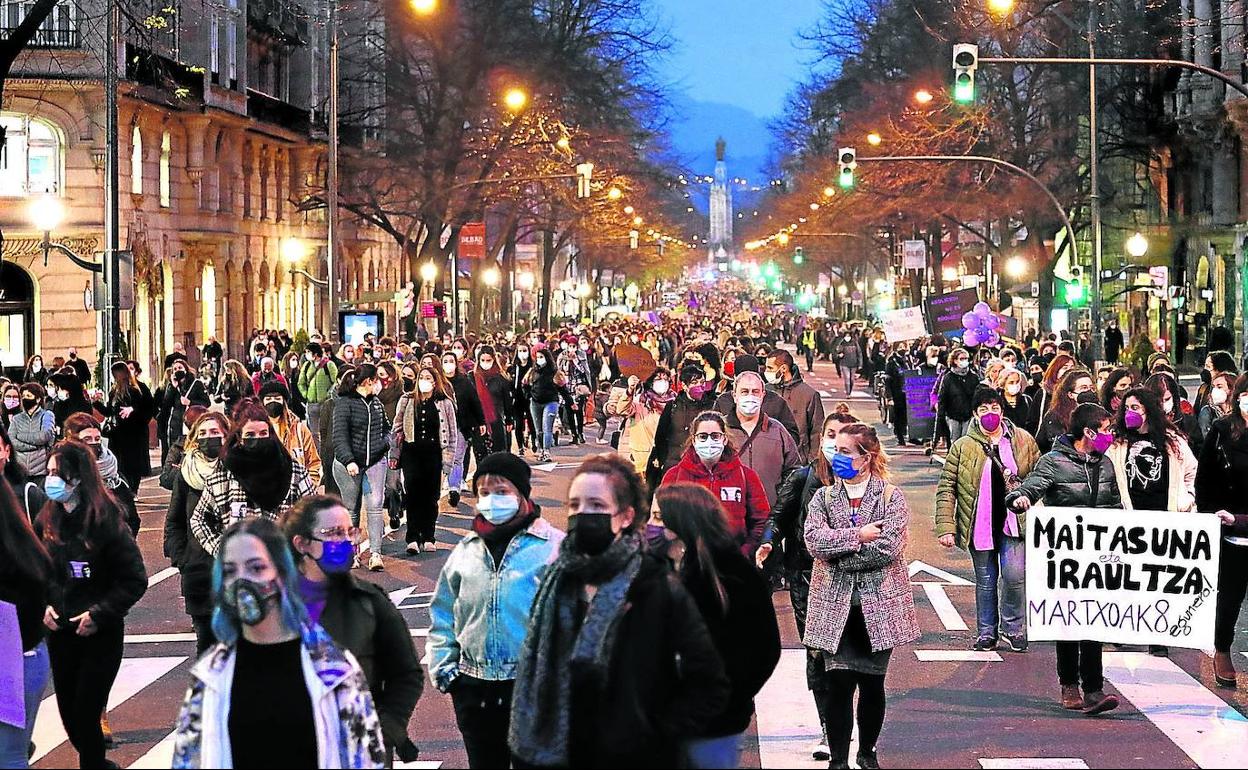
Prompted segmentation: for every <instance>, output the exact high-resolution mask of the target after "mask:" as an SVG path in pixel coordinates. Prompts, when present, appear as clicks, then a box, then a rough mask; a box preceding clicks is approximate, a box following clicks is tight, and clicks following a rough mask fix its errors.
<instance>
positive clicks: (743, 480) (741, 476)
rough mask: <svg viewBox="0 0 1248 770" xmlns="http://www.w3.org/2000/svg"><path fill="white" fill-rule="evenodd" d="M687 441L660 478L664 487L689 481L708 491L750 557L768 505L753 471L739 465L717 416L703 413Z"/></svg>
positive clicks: (722, 419)
mask: <svg viewBox="0 0 1248 770" xmlns="http://www.w3.org/2000/svg"><path fill="white" fill-rule="evenodd" d="M689 433H690V440H689V443H688V444H687V445H686V447H685V453H684V454H683V455H682V456H681V458H680V462H679V463H677V464H676V465H675V466H674V467H673V468H672V469H671V470H669V471H668V472H667V473H665V474H664V475H663V483H662V484H661V485H660V486H667V485H668V484H673V483H675V482H677V481H688V482H692V483H694V484H698V485H700V486H703V487H706V488H707V489H709V490H711V492H712V493H713V494H714V495H715V497H716V498H717V499H718V500H719V501H720V502H721V503H722V504H723V506H724V511H725V512H726V513H727V514H728V528H729V530H730V531H731V532H732V536H733V537H734V538H736V540H737V544H738V545H739V546H740V547H741V552H742V553H744V554H745V555H746V556H750V557H753V555H754V551H755V550H756V549H757V548H758V546H759V543H761V542H762V538H763V530H764V529H765V528H766V527H767V518H768V517H769V516H770V515H771V504H770V503H769V502H768V500H767V490H766V489H765V488H764V487H763V482H762V480H761V479H759V477H758V474H757V473H755V472H754V470H753V469H752V468H749V467H747V466H746V465H745V464H744V463H742V462H741V457H740V456H739V455H738V454H737V450H736V447H734V446H733V444H732V440H731V439H730V438H729V437H728V426H727V423H726V421H725V420H724V416H723V415H722V414H720V413H719V412H703V413H702V414H700V415H698V416H697V418H696V419H694V421H693V424H692V427H691V428H690V430H689Z"/></svg>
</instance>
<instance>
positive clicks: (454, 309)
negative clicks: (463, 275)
mask: <svg viewBox="0 0 1248 770" xmlns="http://www.w3.org/2000/svg"><path fill="white" fill-rule="evenodd" d="M459 336H460V328H459V244H458V243H456V244H455V248H454V249H452V250H451V337H459Z"/></svg>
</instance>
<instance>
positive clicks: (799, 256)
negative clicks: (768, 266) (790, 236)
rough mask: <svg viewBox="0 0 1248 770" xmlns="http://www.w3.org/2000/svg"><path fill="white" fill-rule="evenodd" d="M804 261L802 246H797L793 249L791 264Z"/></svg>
mask: <svg viewBox="0 0 1248 770" xmlns="http://www.w3.org/2000/svg"><path fill="white" fill-rule="evenodd" d="M805 261H806V255H805V254H803V253H802V247H801V246H798V247H797V248H795V249H793V264H795V265H800V264H802V263H803V262H805Z"/></svg>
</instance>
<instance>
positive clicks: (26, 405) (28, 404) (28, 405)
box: [22, 398, 39, 412]
mask: <svg viewBox="0 0 1248 770" xmlns="http://www.w3.org/2000/svg"><path fill="white" fill-rule="evenodd" d="M38 403H39V399H37V398H23V399H22V408H23V409H25V410H26V411H28V412H29V411H30V410H31V409H34V408H35V405H36V404H38Z"/></svg>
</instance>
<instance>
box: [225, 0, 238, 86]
mask: <svg viewBox="0 0 1248 770" xmlns="http://www.w3.org/2000/svg"><path fill="white" fill-rule="evenodd" d="M225 63H226V67H225V74H226V75H227V76H228V77H229V78H230V88H238V20H237V19H236V18H235V17H233V16H231V17H229V18H228V19H226V22H225Z"/></svg>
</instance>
